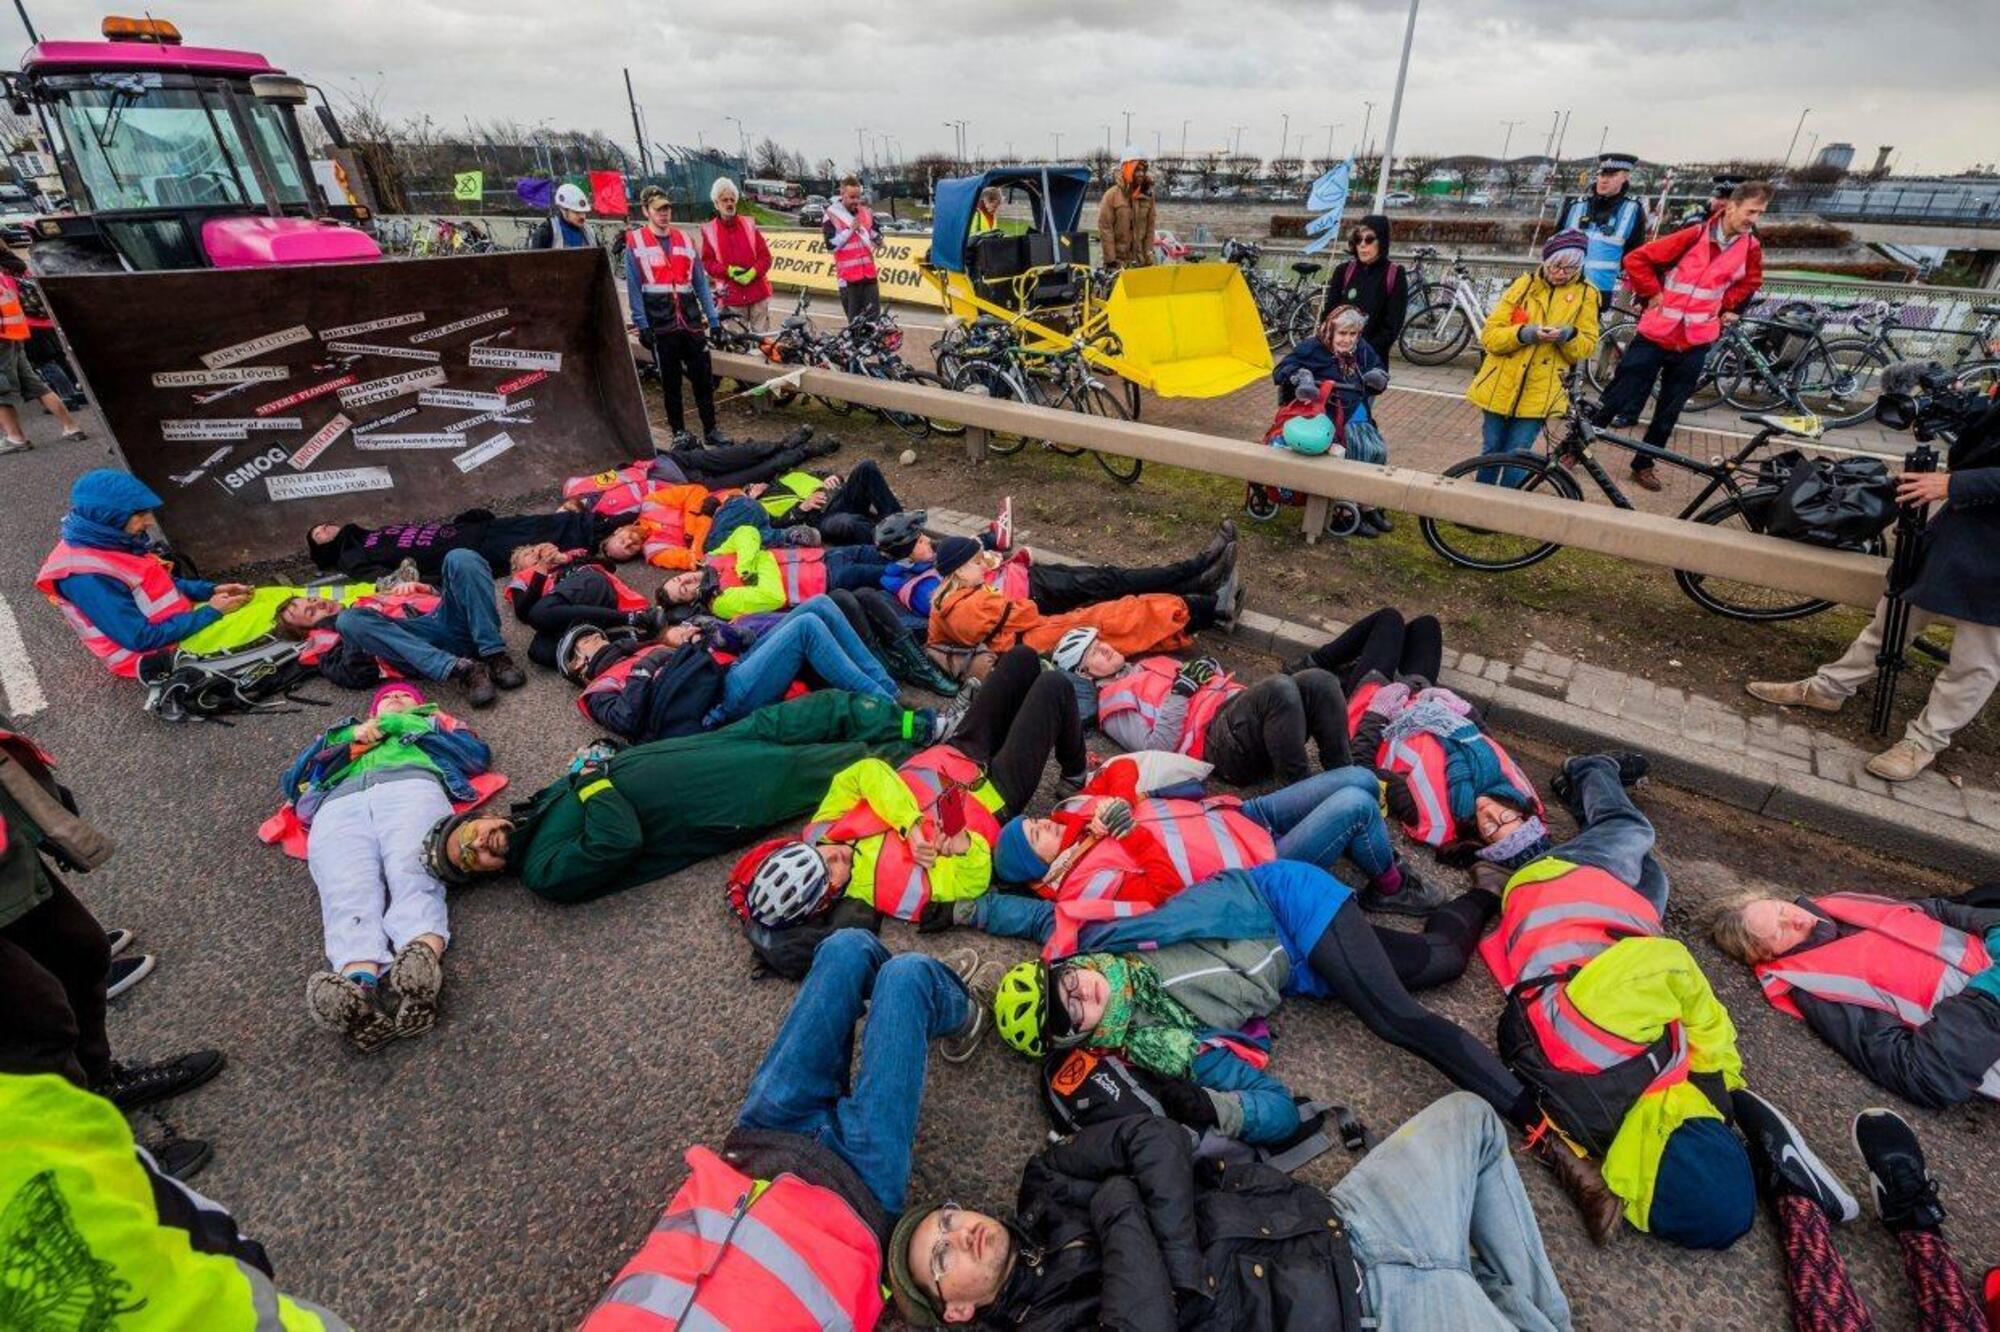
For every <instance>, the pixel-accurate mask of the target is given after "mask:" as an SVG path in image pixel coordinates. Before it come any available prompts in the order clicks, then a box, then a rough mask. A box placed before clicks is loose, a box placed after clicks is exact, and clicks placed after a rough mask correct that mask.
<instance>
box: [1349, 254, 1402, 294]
mask: <svg viewBox="0 0 2000 1332" xmlns="http://www.w3.org/2000/svg"><path fill="white" fill-rule="evenodd" d="M1360 271H1361V261H1360V260H1359V259H1349V260H1348V261H1347V262H1346V263H1344V264H1342V265H1341V266H1340V278H1339V280H1338V282H1337V283H1336V285H1338V286H1340V287H1342V288H1345V287H1346V286H1347V284H1348V283H1350V282H1352V281H1354V275H1355V274H1356V273H1358V272H1360ZM1402 276H1403V266H1402V265H1401V264H1398V263H1393V262H1392V263H1391V264H1390V265H1389V271H1388V272H1386V273H1384V274H1383V275H1382V294H1383V295H1384V296H1387V295H1389V294H1390V293H1391V292H1393V291H1395V290H1396V283H1397V282H1398V281H1400V280H1401V279H1402ZM1336 299H1337V297H1336Z"/></svg>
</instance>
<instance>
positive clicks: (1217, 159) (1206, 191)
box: [1191, 153, 1222, 199]
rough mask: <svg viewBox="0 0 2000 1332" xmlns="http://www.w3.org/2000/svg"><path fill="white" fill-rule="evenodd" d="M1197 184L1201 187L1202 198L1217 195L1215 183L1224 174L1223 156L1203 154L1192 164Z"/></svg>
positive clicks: (1219, 154)
mask: <svg viewBox="0 0 2000 1332" xmlns="http://www.w3.org/2000/svg"><path fill="white" fill-rule="evenodd" d="M1191 166H1192V168H1193V170H1194V176H1195V181H1196V183H1197V184H1198V185H1199V186H1200V187H1201V196H1202V198H1204V199H1206V198H1207V197H1208V196H1209V195H1211V194H1213V193H1215V182H1216V180H1217V179H1218V178H1219V177H1220V176H1221V174H1222V154H1221V153H1203V154H1202V155H1201V156H1200V157H1197V158H1195V159H1194V160H1193V162H1192V163H1191Z"/></svg>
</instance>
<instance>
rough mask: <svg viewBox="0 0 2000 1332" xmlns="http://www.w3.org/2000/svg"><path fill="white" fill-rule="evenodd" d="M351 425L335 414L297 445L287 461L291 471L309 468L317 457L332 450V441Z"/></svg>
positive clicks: (301, 470)
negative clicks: (310, 436)
mask: <svg viewBox="0 0 2000 1332" xmlns="http://www.w3.org/2000/svg"><path fill="white" fill-rule="evenodd" d="M353 424H354V423H353V422H352V421H350V420H348V419H347V418H346V417H345V416H342V415H341V414H340V413H339V412H335V413H334V414H333V419H332V420H331V421H328V422H327V423H326V424H325V425H323V426H321V427H320V428H319V429H318V430H315V431H313V434H312V438H311V439H309V440H307V441H306V442H305V443H303V444H301V445H299V451H298V452H297V453H294V454H293V455H292V456H291V457H290V458H289V459H287V461H289V462H290V463H291V465H292V470H293V471H294V472H303V471H305V470H306V468H308V467H311V466H312V465H313V464H314V463H315V462H317V461H318V460H319V455H320V454H322V453H325V452H326V451H327V450H328V449H330V448H332V447H333V441H335V440H336V439H339V438H340V437H341V436H342V435H344V434H346V433H347V427H349V426H351V425H353Z"/></svg>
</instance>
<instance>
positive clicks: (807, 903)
mask: <svg viewBox="0 0 2000 1332" xmlns="http://www.w3.org/2000/svg"><path fill="white" fill-rule="evenodd" d="M826 889H827V872H826V861H825V859H824V858H822V857H821V855H820V853H819V852H817V851H815V850H813V849H812V848H811V847H809V846H807V845H806V844H805V843H804V842H787V843H785V844H784V845H783V846H781V847H778V848H777V849H776V850H774V851H772V852H771V854H769V855H767V856H765V857H764V862H763V863H762V864H761V865H759V866H757V870H756V872H755V873H754V874H752V875H751V876H750V889H749V892H748V894H747V895H746V898H745V902H744V905H745V907H746V908H747V909H748V910H749V912H750V918H751V919H752V920H754V921H756V922H757V923H758V924H759V925H765V926H769V927H770V928H772V929H776V928H777V927H779V926H781V925H790V924H793V923H795V922H797V921H801V920H804V919H805V918H806V917H807V916H810V915H812V914H813V913H814V912H815V911H818V910H819V908H820V904H821V903H822V902H823V901H824V900H825V899H826Z"/></svg>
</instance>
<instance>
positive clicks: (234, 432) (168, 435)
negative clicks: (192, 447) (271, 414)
mask: <svg viewBox="0 0 2000 1332" xmlns="http://www.w3.org/2000/svg"><path fill="white" fill-rule="evenodd" d="M258 424H260V425H261V424H263V423H262V422H259V423H258ZM249 436H250V431H249V429H248V428H247V427H246V426H245V425H244V424H243V423H242V422H241V421H162V422H160V438H161V439H165V440H174V441H179V440H212V439H232V440H234V439H247V438H249Z"/></svg>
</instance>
